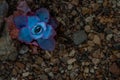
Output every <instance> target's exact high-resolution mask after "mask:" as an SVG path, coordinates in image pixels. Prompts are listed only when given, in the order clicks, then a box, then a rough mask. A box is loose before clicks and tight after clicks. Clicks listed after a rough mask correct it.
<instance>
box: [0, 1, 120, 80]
mask: <svg viewBox="0 0 120 80" xmlns="http://www.w3.org/2000/svg"><path fill="white" fill-rule="evenodd" d="M1 1H4V0H0V4H3V3H1ZM16 1H17V0H7V2H8V5H9V11H8V12H7V11H6V10H4V9H5V7H4V8H2V7H1V5H0V12H2V11H3V13H0V17H1V16H2V17H4V16H5V15H3V14H6V15H7V16H9V15H11V14H12V13H13V11H14V10H16V5H17V4H16V3H17V2H16ZM27 3H28V5H29V6H30V8H31V9H32V10H33V11H34V10H36V9H38V8H39V7H45V8H47V9H49V11H50V13H51V15H52V16H54V17H55V18H56V19H57V21H58V28H57V29H56V31H57V35H56V37H55V39H56V48H55V50H54V51H52V52H48V51H44V50H42V49H38V54H33V53H32V49H31V47H32V46H29V45H25V44H21V43H20V42H19V41H14V40H13V42H12V44H11V46H13V44H14V46H15V49H13V48H12V50H14V51H12V53H11V54H9V56H8V57H7V59H6V57H2V58H5V60H3V59H2V60H0V80H120V15H119V14H120V0H27ZM4 5H5V4H4ZM1 20H3V19H2V18H0V22H1ZM1 25H2V24H1V23H0V29H1ZM3 37H4V35H3ZM1 43H3V41H2V40H1V37H0V44H1ZM1 45H4V44H1ZM8 48H9V47H8ZM0 56H1V55H0ZM2 56H3V54H2Z"/></svg>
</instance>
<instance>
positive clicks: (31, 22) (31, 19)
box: [28, 16, 40, 29]
mask: <svg viewBox="0 0 120 80" xmlns="http://www.w3.org/2000/svg"><path fill="white" fill-rule="evenodd" d="M38 22H40V20H39V18H38V17H37V16H28V27H29V29H32V28H33V27H34V26H35V25H36V24H37V23H38Z"/></svg>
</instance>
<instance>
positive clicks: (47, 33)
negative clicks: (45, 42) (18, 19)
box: [43, 25, 53, 39]
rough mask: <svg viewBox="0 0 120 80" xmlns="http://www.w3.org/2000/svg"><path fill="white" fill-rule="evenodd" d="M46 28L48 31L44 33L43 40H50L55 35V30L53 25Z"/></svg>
mask: <svg viewBox="0 0 120 80" xmlns="http://www.w3.org/2000/svg"><path fill="white" fill-rule="evenodd" d="M46 28H47V29H46V30H45V31H44V33H43V38H44V39H48V38H49V37H50V36H51V35H52V33H53V28H52V26H51V25H47V27H46Z"/></svg>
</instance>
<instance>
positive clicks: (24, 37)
mask: <svg viewBox="0 0 120 80" xmlns="http://www.w3.org/2000/svg"><path fill="white" fill-rule="evenodd" d="M18 39H19V40H20V41H22V42H25V43H30V42H31V41H32V40H33V39H32V38H31V36H30V31H29V29H28V28H27V27H24V28H22V29H21V30H20V32H19V35H18Z"/></svg>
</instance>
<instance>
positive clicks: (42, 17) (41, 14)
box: [36, 8, 49, 23]
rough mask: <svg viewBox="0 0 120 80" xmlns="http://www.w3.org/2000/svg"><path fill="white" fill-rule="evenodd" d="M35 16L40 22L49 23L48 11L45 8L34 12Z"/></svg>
mask: <svg viewBox="0 0 120 80" xmlns="http://www.w3.org/2000/svg"><path fill="white" fill-rule="evenodd" d="M36 15H37V16H38V17H39V18H40V21H41V22H46V23H47V22H48V21H49V11H48V10H47V9H46V8H40V9H39V10H37V11H36Z"/></svg>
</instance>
